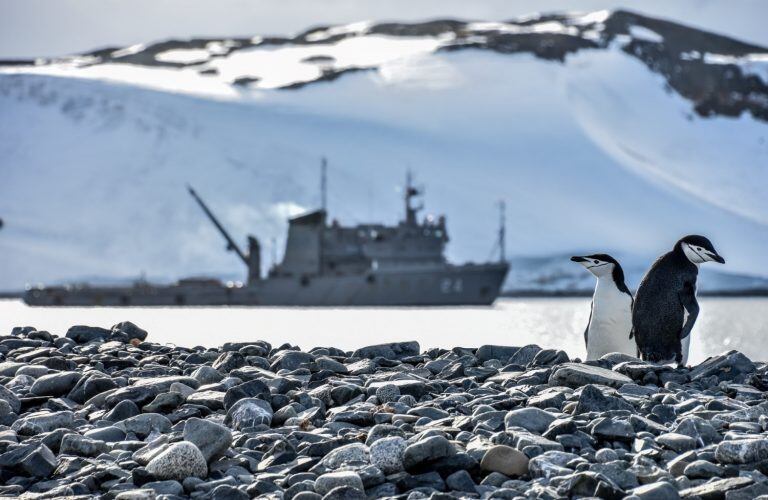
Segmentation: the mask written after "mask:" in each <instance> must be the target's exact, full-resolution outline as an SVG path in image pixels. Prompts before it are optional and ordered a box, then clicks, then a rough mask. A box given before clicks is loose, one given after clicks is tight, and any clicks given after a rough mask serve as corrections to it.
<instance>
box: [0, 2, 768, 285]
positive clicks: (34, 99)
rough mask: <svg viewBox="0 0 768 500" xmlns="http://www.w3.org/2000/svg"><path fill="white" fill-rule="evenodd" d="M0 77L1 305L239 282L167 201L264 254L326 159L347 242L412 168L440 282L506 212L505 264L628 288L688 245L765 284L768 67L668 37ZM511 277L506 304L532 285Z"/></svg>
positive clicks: (418, 40)
mask: <svg viewBox="0 0 768 500" xmlns="http://www.w3.org/2000/svg"><path fill="white" fill-rule="evenodd" d="M0 64H1V65H0V218H2V219H3V220H4V221H5V227H4V228H3V229H2V230H0V256H1V258H0V289H2V288H17V287H20V286H23V285H24V284H25V283H34V282H40V281H61V280H76V279H81V278H83V277H85V276H109V277H128V276H136V275H137V274H138V273H139V272H142V271H143V272H146V273H147V274H148V275H149V276H150V277H156V278H160V279H169V280H170V279H173V278H177V277H180V276H185V275H190V274H196V275H199V274H215V275H221V276H238V275H240V274H241V272H242V270H241V269H240V266H239V264H238V262H237V261H236V260H235V259H234V258H233V257H232V256H231V255H229V254H227V253H226V252H224V251H223V245H222V242H221V241H220V237H219V235H218V234H217V233H216V232H215V230H214V229H213V228H211V227H210V225H209V223H208V222H207V221H206V220H204V218H203V217H202V215H201V214H200V213H199V209H198V208H197V207H196V206H195V205H194V203H193V202H192V201H191V200H190V199H188V196H187V194H186V192H185V189H184V186H185V184H186V183H187V182H189V183H191V184H192V185H194V186H195V187H196V188H197V189H198V191H199V192H200V193H201V195H202V196H203V197H204V198H205V199H206V200H207V201H208V202H209V204H210V205H211V207H212V208H213V209H214V211H216V212H217V213H218V214H219V215H220V217H221V219H222V220H223V221H224V222H225V224H226V225H228V226H229V227H230V229H231V231H232V232H233V233H234V234H235V235H236V236H238V237H240V238H244V237H245V234H247V233H253V234H256V235H258V236H259V237H260V238H261V239H262V241H263V242H265V243H267V247H269V246H270V245H269V243H268V242H269V241H270V240H271V239H272V238H277V247H280V246H281V243H282V240H281V238H282V237H283V235H284V230H285V218H286V217H287V216H289V215H293V214H296V213H299V212H301V211H302V210H304V209H306V208H311V207H315V206H317V205H318V201H319V195H318V189H317V186H318V164H319V159H320V157H321V156H323V155H325V156H327V157H328V158H329V160H330V169H329V175H330V210H331V213H332V215H335V216H336V217H338V218H339V219H340V220H341V221H342V222H345V223H354V222H360V221H366V220H375V221H384V222H389V223H391V222H394V221H395V220H396V219H397V218H398V216H399V215H400V211H401V207H400V199H399V193H398V192H397V188H398V186H399V185H400V184H401V183H402V178H403V176H404V172H405V170H406V169H407V168H408V167H411V168H413V169H414V170H415V171H416V172H417V175H418V179H419V181H420V182H422V183H425V184H426V185H427V188H428V190H427V198H426V204H427V207H428V209H429V210H430V211H433V212H438V213H445V214H446V215H447V218H448V226H449V231H450V234H451V237H452V240H451V243H450V246H449V256H450V257H451V258H452V259H453V260H456V261H464V260H475V261H479V260H484V259H486V258H487V257H488V254H489V250H490V249H491V248H492V245H493V238H494V230H495V225H496V217H495V211H494V202H495V201H496V200H498V199H500V198H504V199H505V200H507V205H508V208H509V215H510V224H509V238H508V242H509V248H508V253H510V254H513V255H528V256H531V255H533V256H535V257H534V258H540V259H544V260H545V261H546V260H548V259H549V261H552V259H554V260H557V258H559V256H561V255H564V254H566V253H571V252H573V253H579V252H578V251H576V250H581V251H587V252H597V251H614V252H618V253H619V254H621V253H625V254H626V255H632V256H634V257H632V260H633V261H634V262H637V264H636V266H637V267H638V268H642V269H644V268H645V267H647V265H648V264H649V263H650V262H651V260H652V258H653V257H654V256H655V255H658V254H659V253H661V252H664V251H666V250H667V249H668V248H669V247H670V246H671V245H672V243H673V242H674V241H675V240H676V239H677V238H679V237H680V236H682V235H684V234H688V233H702V234H706V235H708V236H709V237H710V238H711V239H712V240H713V241H714V243H715V245H716V247H717V248H718V250H719V251H720V253H721V254H723V255H724V256H725V257H726V259H727V261H728V264H727V265H726V266H725V267H723V268H722V270H723V271H726V272H730V273H746V274H751V275H766V276H768V259H765V256H766V255H768V230H767V229H768V201H766V200H768V197H767V196H765V191H766V188H768V182H767V181H768V171H767V169H768V69H767V68H768V50H766V49H764V48H762V47H758V46H755V45H751V44H748V43H744V42H740V41H737V40H734V39H731V38H728V37H724V36H720V35H716V34H712V33H707V32H703V31H699V30H696V29H692V28H688V27H685V26H683V25H681V24H677V23H673V22H669V21H665V20H659V19H653V18H650V17H646V16H642V15H639V14H635V13H630V12H626V11H615V12H595V13H590V14H556V15H542V16H536V17H529V18H525V19H517V20H510V21H506V22H481V21H457V20H436V21H431V22H424V23H416V24H406V23H392V22H389V23H375V22H361V23H355V24H351V25H345V26H323V27H316V28H312V29H310V30H307V31H306V32H304V33H300V34H298V35H296V36H292V37H285V38H275V37H271V38H261V37H259V36H256V35H254V36H253V37H250V38H226V37H225V38H220V39H189V40H168V41H163V42H158V43H150V44H147V45H140V46H133V47H111V48H105V49H100V50H97V51H93V52H91V53H88V54H81V55H76V56H68V57H55V58H50V59H45V60H37V61H5V62H2V63H0ZM268 254H269V251H267V255H268ZM553 256H556V257H553ZM521 262H522V265H521V266H519V269H520V272H518V273H513V275H512V276H511V277H510V281H509V282H508V286H510V287H513V288H526V287H527V284H528V283H536V282H540V283H544V282H546V276H547V273H548V272H550V270H551V269H550V268H551V266H546V265H543V266H542V268H541V272H540V273H538V274H537V270H536V267H535V266H532V267H531V266H528V265H527V264H526V262H533V261H530V260H523V261H521ZM566 262H567V261H566ZM567 264H571V263H569V262H567ZM633 266H635V264H633ZM575 271H577V272H578V271H583V270H581V269H575ZM537 276H538V278H537ZM574 276H577V275H574ZM721 276H722V275H721ZM587 278H588V276H587ZM577 279H579V280H583V279H584V278H577ZM723 279H725V278H723ZM703 280H705V278H703ZM713 281H714V279H713ZM718 282H723V281H722V280H718ZM542 286H544V285H542ZM563 286H571V285H563ZM702 286H706V285H705V284H704V283H702Z"/></svg>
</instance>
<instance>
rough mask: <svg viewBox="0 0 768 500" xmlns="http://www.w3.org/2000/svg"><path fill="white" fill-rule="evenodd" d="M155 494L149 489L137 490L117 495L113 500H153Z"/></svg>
mask: <svg viewBox="0 0 768 500" xmlns="http://www.w3.org/2000/svg"><path fill="white" fill-rule="evenodd" d="M155 498H157V493H155V490H153V489H151V488H139V489H135V490H128V491H123V492H121V493H118V494H117V495H116V496H115V500H155Z"/></svg>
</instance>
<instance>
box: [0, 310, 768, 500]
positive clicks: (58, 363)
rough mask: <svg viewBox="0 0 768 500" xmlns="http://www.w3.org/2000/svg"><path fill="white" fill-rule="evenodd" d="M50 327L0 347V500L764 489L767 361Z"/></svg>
mask: <svg viewBox="0 0 768 500" xmlns="http://www.w3.org/2000/svg"><path fill="white" fill-rule="evenodd" d="M61 333H65V335H64V336H56V335H53V334H51V333H49V332H46V331H38V330H36V329H35V328H33V327H19V328H15V329H13V331H12V332H10V334H8V335H3V336H0V496H2V497H17V496H21V497H23V498H60V497H70V498H93V497H103V498H109V499H111V498H117V499H144V498H205V499H207V498H211V499H247V498H272V499H293V500H313V499H327V500H342V499H349V500H351V499H366V498H388V497H391V498H403V499H405V498H408V499H417V498H433V499H442V498H446V499H448V498H546V499H550V498H569V497H570V498H582V497H600V498H610V499H613V498H616V499H620V498H632V499H674V498H691V499H698V498H701V499H727V500H740V499H752V498H757V497H759V496H761V495H768V476H766V474H768V436H767V435H766V429H767V428H768V400H766V392H765V391H766V389H768V373H767V372H768V366H767V365H766V364H765V363H762V362H757V361H752V360H750V359H748V358H747V357H746V356H744V355H743V354H741V353H739V352H736V351H730V352H727V353H723V354H721V355H718V356H714V357H711V358H709V359H707V360H706V361H704V362H703V363H701V364H699V365H697V366H693V367H690V368H681V369H673V368H670V367H668V366H663V365H654V364H649V363H645V362H643V361H640V360H638V359H636V358H633V357H630V356H626V355H622V354H609V355H606V356H604V357H603V358H602V359H601V360H599V361H597V362H590V363H582V362H580V360H578V359H570V358H569V356H568V354H567V353H565V352H564V351H561V350H553V349H542V348H540V347H538V346H535V345H527V346H518V347H513V346H500V345H484V346H482V347H479V348H463V347H454V348H452V349H429V350H426V351H422V349H421V348H420V346H419V344H418V343H417V342H399V343H391V344H382V345H374V346H368V347H363V348H360V349H357V350H355V351H342V350H340V349H337V348H333V347H316V348H313V349H311V350H309V351H302V350H300V349H299V348H298V347H296V346H291V345H288V344H285V345H281V346H275V345H270V344H269V343H267V342H264V341H257V340H254V341H253V342H241V343H223V345H222V346H221V347H220V348H216V349H212V348H205V347H177V346H170V345H163V344H158V343H153V342H152V338H151V334H150V335H148V333H147V332H146V331H145V330H143V329H141V328H140V327H139V326H137V325H135V324H133V323H130V322H123V323H119V324H117V325H115V326H113V327H112V328H110V329H106V328H100V327H92V326H73V327H71V328H70V329H69V330H68V331H67V332H61ZM225 337H226V335H225V334H222V340H224V338H225Z"/></svg>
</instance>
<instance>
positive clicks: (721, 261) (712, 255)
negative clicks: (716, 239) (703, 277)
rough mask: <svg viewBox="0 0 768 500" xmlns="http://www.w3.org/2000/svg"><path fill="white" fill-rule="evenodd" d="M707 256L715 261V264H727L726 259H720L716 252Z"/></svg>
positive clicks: (708, 253)
mask: <svg viewBox="0 0 768 500" xmlns="http://www.w3.org/2000/svg"><path fill="white" fill-rule="evenodd" d="M707 256H708V257H709V258H710V259H712V260H714V261H715V262H719V263H720V264H725V259H724V258H722V257H720V256H719V255H718V254H717V253H716V252H707Z"/></svg>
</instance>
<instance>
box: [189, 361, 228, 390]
mask: <svg viewBox="0 0 768 500" xmlns="http://www.w3.org/2000/svg"><path fill="white" fill-rule="evenodd" d="M192 378H193V379H195V380H197V381H198V382H200V385H206V384H215V383H216V382H221V379H223V378H224V375H222V374H221V372H219V370H217V369H216V368H214V367H212V366H205V365H203V366H201V367H199V368H197V369H196V370H195V371H193V372H192Z"/></svg>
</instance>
